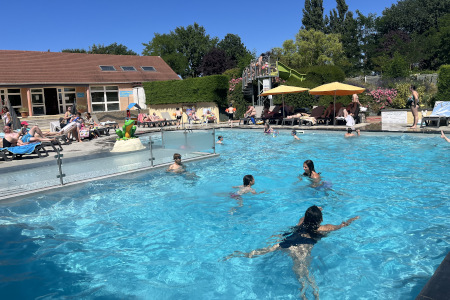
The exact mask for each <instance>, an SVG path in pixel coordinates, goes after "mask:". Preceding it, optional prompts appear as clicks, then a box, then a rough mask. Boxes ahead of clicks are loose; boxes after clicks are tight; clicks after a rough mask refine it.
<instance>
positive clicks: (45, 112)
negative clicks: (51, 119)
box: [30, 88, 47, 115]
mask: <svg viewBox="0 0 450 300" xmlns="http://www.w3.org/2000/svg"><path fill="white" fill-rule="evenodd" d="M37 90H40V91H39V92H37ZM30 95H31V108H30V110H31V111H33V115H39V114H37V113H35V112H34V110H33V108H34V107H43V108H44V115H46V114H47V110H46V108H45V96H44V89H43V88H30ZM33 95H41V97H42V104H34V103H33Z"/></svg>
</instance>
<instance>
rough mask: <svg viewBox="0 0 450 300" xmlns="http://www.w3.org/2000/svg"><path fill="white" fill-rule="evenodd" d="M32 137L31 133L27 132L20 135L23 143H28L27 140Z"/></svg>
mask: <svg viewBox="0 0 450 300" xmlns="http://www.w3.org/2000/svg"><path fill="white" fill-rule="evenodd" d="M32 137H33V136H32V135H31V134H29V133H27V134H25V135H24V136H23V137H22V142H24V143H29V142H30V139H31V138H32Z"/></svg>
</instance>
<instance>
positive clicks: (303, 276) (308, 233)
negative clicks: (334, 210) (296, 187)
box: [225, 205, 359, 298]
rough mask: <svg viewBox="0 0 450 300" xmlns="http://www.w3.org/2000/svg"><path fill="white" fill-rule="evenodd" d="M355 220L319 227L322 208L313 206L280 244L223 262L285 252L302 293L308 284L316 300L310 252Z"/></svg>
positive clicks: (226, 258) (355, 218)
mask: <svg viewBox="0 0 450 300" xmlns="http://www.w3.org/2000/svg"><path fill="white" fill-rule="evenodd" d="M357 219H359V216H356V217H353V218H351V219H348V220H347V221H343V222H342V223H340V224H339V225H332V224H326V225H321V223H322V221H323V218H322V208H321V207H317V206H315V205H313V206H311V207H309V208H308V209H307V210H306V212H305V215H304V216H303V217H302V218H301V219H300V221H299V222H298V224H297V226H295V227H294V228H293V229H292V230H291V231H289V232H287V233H285V234H284V236H285V238H284V239H283V240H281V242H280V243H278V244H275V245H273V246H269V247H265V248H262V249H257V250H253V251H250V252H246V253H245V252H240V251H235V252H234V253H233V254H230V255H228V256H227V257H225V260H228V259H230V258H233V257H248V258H252V257H256V256H259V255H264V254H267V253H270V252H273V251H276V250H283V251H286V252H287V253H288V254H289V255H290V256H291V258H292V259H293V262H294V266H293V269H294V272H295V274H296V276H297V279H298V281H299V282H300V284H301V285H302V291H303V293H304V291H305V290H306V284H307V282H309V283H310V284H311V286H312V288H313V290H314V292H313V293H314V295H315V296H316V298H318V296H319V292H318V288H317V287H316V285H315V282H314V277H312V276H310V275H309V271H308V267H309V260H308V258H309V257H310V254H311V250H312V248H313V247H314V244H315V243H317V242H318V241H319V240H320V239H321V238H322V237H325V236H326V234H327V233H328V232H331V231H336V230H339V229H341V228H343V227H346V226H348V225H350V224H351V223H352V222H353V221H355V220H357ZM302 296H305V295H302Z"/></svg>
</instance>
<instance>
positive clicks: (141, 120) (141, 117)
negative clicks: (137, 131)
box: [136, 114, 152, 128]
mask: <svg viewBox="0 0 450 300" xmlns="http://www.w3.org/2000/svg"><path fill="white" fill-rule="evenodd" d="M144 118H145V114H138V117H137V122H136V125H137V126H139V127H141V125H142V126H143V127H144V128H145V125H147V127H150V125H152V122H151V121H144Z"/></svg>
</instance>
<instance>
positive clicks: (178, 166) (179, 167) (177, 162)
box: [167, 153, 185, 173]
mask: <svg viewBox="0 0 450 300" xmlns="http://www.w3.org/2000/svg"><path fill="white" fill-rule="evenodd" d="M173 160H174V163H173V164H171V165H170V166H169V168H168V169H167V172H173V173H181V172H184V171H185V170H184V166H183V164H182V163H181V154H179V153H175V154H174V155H173Z"/></svg>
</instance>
